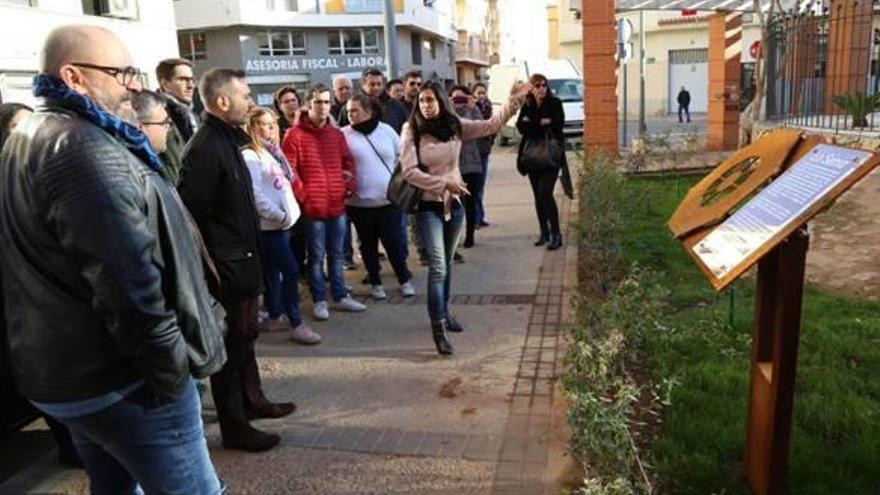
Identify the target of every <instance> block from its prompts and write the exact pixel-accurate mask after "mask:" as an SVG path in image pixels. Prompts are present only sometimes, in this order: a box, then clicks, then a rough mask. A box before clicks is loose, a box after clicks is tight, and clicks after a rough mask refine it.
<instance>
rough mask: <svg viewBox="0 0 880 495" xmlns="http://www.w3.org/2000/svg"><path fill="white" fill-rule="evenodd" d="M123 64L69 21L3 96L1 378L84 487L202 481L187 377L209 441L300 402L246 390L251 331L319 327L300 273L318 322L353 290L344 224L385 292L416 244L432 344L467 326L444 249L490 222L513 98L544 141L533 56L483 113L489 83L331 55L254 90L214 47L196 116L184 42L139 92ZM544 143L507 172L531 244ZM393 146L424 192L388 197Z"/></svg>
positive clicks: (555, 119)
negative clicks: (526, 192) (411, 202)
mask: <svg viewBox="0 0 880 495" xmlns="http://www.w3.org/2000/svg"><path fill="white" fill-rule="evenodd" d="M96 46H100V47H101V49H100V50H96V49H95V48H94V47H96ZM139 76H140V71H139V70H138V69H137V68H135V67H133V65H132V61H131V57H130V55H129V52H128V50H127V49H126V47H125V46H124V45H123V43H122V42H121V41H120V40H119V38H118V37H117V36H115V35H114V34H113V33H111V32H109V31H107V30H105V29H102V28H98V27H88V26H65V27H62V28H58V29H56V30H55V31H53V32H52V33H51V34H50V35H49V37H48V38H47V40H46V43H45V47H44V49H43V52H42V57H41V74H40V75H38V76H37V77H36V78H35V81H34V95H35V96H36V97H38V98H39V105H38V106H37V108H36V109H35V110H32V109H30V108H28V107H25V106H23V105H14V104H6V105H3V106H2V107H0V146H2V150H3V151H2V155H0V211H2V215H0V249H2V252H3V256H2V257H0V258H2V278H3V303H4V305H5V327H4V330H5V333H6V335H5V338H4V341H5V342H4V344H5V345H4V347H5V348H8V356H9V358H8V359H9V362H10V363H11V366H12V369H13V374H14V377H15V381H16V386H17V388H18V390H19V392H20V393H21V394H22V395H23V396H24V397H26V398H27V400H28V401H30V403H31V404H33V405H34V406H35V407H36V408H37V409H39V410H40V411H41V412H42V413H44V414H45V415H47V417H49V418H52V421H53V422H55V423H56V426H55V427H53V429H55V428H57V429H58V431H59V435H61V436H59V441H60V442H61V441H63V438H64V437H63V435H68V437H67V442H68V448H70V447H69V438H70V437H72V439H73V445H75V452H69V453H70V454H72V455H73V457H74V458H77V459H76V460H77V461H79V460H81V462H82V463H83V464H84V466H85V468H86V470H87V472H88V474H89V477H90V479H91V487H92V488H91V489H92V492H93V493H134V492H135V490H137V487H138V486H140V487H141V488H142V489H143V490H145V491H146V492H147V493H206V494H207V493H211V494H213V493H219V492H220V491H221V482H220V481H219V478H218V477H217V475H216V473H215V471H214V468H213V466H212V464H211V461H210V458H209V455H208V450H207V445H206V443H205V440H204V434H203V429H202V423H201V418H200V400H199V394H200V388H199V386H198V385H199V381H200V380H207V379H209V380H210V383H211V393H212V395H213V399H214V403H215V405H216V408H217V417H218V422H219V426H220V430H221V436H222V443H223V445H224V446H225V447H227V448H231V449H240V450H244V451H264V450H267V449H270V448H272V447H274V446H275V445H277V444H278V442H279V441H280V438H279V436H278V435H275V434H271V433H267V432H264V431H261V430H259V429H257V428H255V427H254V426H253V425H252V424H251V422H252V421H253V420H255V419H259V418H279V417H283V416H286V415H289V414H291V413H292V412H294V411H295V409H296V405H295V404H294V403H293V402H273V401H271V400H270V399H269V398H268V397H267V396H266V395H265V393H264V391H263V387H262V384H261V380H260V373H259V368H258V367H257V362H256V356H255V351H254V345H255V342H256V340H257V337H258V335H259V333H260V331H261V330H278V329H284V330H285V331H287V332H289V336H290V339H291V340H293V341H294V342H296V343H299V344H303V345H313V344H317V343H319V342H320V341H321V336H320V334H319V333H318V332H316V331H315V330H314V329H313V328H312V327H311V326H310V325H309V324H308V323H307V322H306V319H305V318H304V317H303V312H302V311H301V301H300V284H301V283H302V282H305V284H306V285H307V287H308V293H309V295H310V296H311V303H312V317H313V319H314V320H315V321H324V320H328V319H329V318H330V311H331V310H333V311H352V312H360V311H365V310H366V309H367V307H366V306H365V304H364V303H362V302H360V301H358V300H356V299H355V298H353V297H352V288H351V287H349V286H348V285H347V284H346V281H345V278H344V270H345V269H346V268H350V267H352V266H353V265H354V258H355V257H354V253H353V245H354V244H355V243H354V242H353V240H354V238H355V235H356V239H357V240H358V242H357V245H358V249H359V252H360V255H361V260H362V262H363V265H364V268H365V271H366V274H365V278H364V283H365V284H367V285H368V286H369V287H370V290H369V297H371V298H372V299H375V300H381V299H385V298H387V294H386V291H385V287H384V286H383V283H382V277H381V263H382V260H383V259H385V260H387V262H388V263H389V264H390V266H391V269H392V271H393V274H394V277H395V279H396V281H397V284H398V288H399V291H400V294H401V295H402V296H403V297H411V296H413V295H415V294H416V292H417V291H416V288H415V286H414V285H413V283H412V277H413V274H412V271H411V269H410V266H409V265H408V259H409V246H410V244H412V245H414V246H415V247H416V250H417V252H418V254H419V258H420V260H421V261H422V262H423V263H424V264H426V265H427V267H428V277H427V278H428V281H427V298H426V299H427V312H428V316H429V322H430V329H431V332H432V338H433V341H434V344H435V346H436V349H437V352H438V353H439V354H441V355H449V354H452V353H453V352H454V348H453V345H452V342H451V341H450V338H449V334H448V333H449V332H461V331H463V330H464V326H463V325H462V324H461V323H459V322H458V321H457V320H456V318H455V316H454V315H453V314H452V313H451V312H450V308H449V299H450V292H451V274H452V266H453V263H454V260H455V258H456V256H458V253H457V250H458V248H459V247H461V248H470V247H472V246H474V245H475V231H476V230H477V229H479V228H481V227H486V226H488V225H489V222H488V221H487V220H486V215H485V208H484V205H483V191H484V190H485V185H486V176H487V170H488V162H489V154H490V153H491V149H492V138H493V135H494V134H495V133H496V132H498V131H499V129H500V128H501V126H502V125H503V124H504V123H505V122H507V121H508V120H509V119H511V118H512V117H513V116H514V115H516V113H517V112H520V115H519V119H518V122H517V125H518V128H519V129H520V132H522V134H523V136H524V139H523V142H527V141H529V140H540V139H543V137H546V136H550V138H552V139H554V140H556V141H558V144H561V143H562V137H561V136H562V134H561V123H562V118H561V117H560V116H559V115H558V113H559V112H560V111H561V107H560V108H557V107H558V105H557V104H558V100H555V99H554V98H553V97H552V95H550V94H548V91H549V88H548V87H547V84H546V79H543V78H542V77H537V78H536V77H534V76H533V77H532V79H531V80H530V82H528V83H522V82H518V83H516V84H515V85H514V86H513V87H512V88H511V89H510V92H509V98H508V99H507V101H506V102H504V104H503V105H502V106H501V108H500V109H499V110H498V111H496V112H493V110H492V105H491V104H490V103H489V101H488V99H487V97H486V89H487V88H486V86H485V85H484V84H477V85H475V86H473V87H467V86H454V87H452V88H451V89H450V90H448V91H447V90H446V89H445V88H443V87H442V86H441V85H440V84H438V83H436V82H434V81H423V80H422V75H421V74H420V73H419V72H418V71H410V72H407V73H406V74H405V75H404V77H403V78H402V79H392V80H391V81H387V82H386V80H385V76H384V74H383V73H382V71H380V70H379V69H375V68H371V69H367V70H365V71H364V72H363V74H362V77H361V79H360V81H359V83H360V91H354V88H353V87H352V82H351V80H349V79H348V78H346V77H343V76H340V77H336V78H334V79H333V80H332V81H331V82H330V85H329V86H324V85H322V84H315V85H313V86H311V87H310V88H308V90H307V91H305V92H304V93H301V92H300V91H299V90H297V88H295V87H293V86H283V87H281V88H279V89H278V90H277V91H276V92H275V94H274V108H267V107H259V106H255V105H254V103H253V100H252V98H251V94H250V88H249V87H248V84H247V80H246V75H245V73H244V72H243V71H241V70H239V69H231V68H213V69H210V70H207V71H205V72H204V74H202V75H201V77H200V79H199V81H198V89H199V97H200V99H201V102H202V104H203V106H204V111H203V112H202V113H201V115H197V114H196V113H195V112H194V111H193V103H194V102H193V98H194V96H193V95H194V90H195V87H196V79H195V78H194V75H193V70H192V65H191V64H190V62H188V61H186V60H183V59H168V60H164V61H162V62H161V63H160V64H159V65H158V67H157V70H156V76H157V79H158V81H159V88H157V90H156V91H151V90H148V89H144V88H143V87H142V86H141V82H140V81H141V78H140V77H139ZM523 105H525V106H523ZM521 108H522V110H521ZM4 142H5V143H4ZM521 151H522V150H521ZM551 160H556V163H555V167H556V168H555V172H553V171H551V170H550V169H553V165H554V164H553V163H551V164H550V165H551V166H550V167H549V169H548V167H545V166H543V165H541V166H537V165H536V166H535V167H537V168H540V169H541V170H521V171H522V172H524V173H526V174H528V175H529V177H530V180H531V182H532V186H533V189H534V191H535V198H536V208H537V213H538V219H539V225H540V238H539V242H538V244H537V245H544V244H547V245H548V249H557V248H559V247H560V246H561V235H560V230H559V217H558V209H557V208H556V204H555V200H554V199H553V187H554V185H555V182H556V177H558V176H560V174H561V175H562V176H563V181H564V184H563V185H565V179H566V177H567V166H566V165H565V164H564V155H563V156H562V158H561V159H560V158H559V157H551ZM560 160H561V161H560ZM533 161H534V160H533ZM539 161H540V160H539ZM396 167H400V173H402V175H403V177H404V178H405V179H406V181H408V182H409V183H410V184H412V185H413V186H415V187H417V188H419V189H420V190H421V198H420V200H419V202H418V207H417V209H416V211H415V212H414V213H410V214H407V212H404V211H401V209H400V208H399V205H396V204H394V203H393V202H392V201H390V200H389V199H388V198H389V195H388V188H389V182H390V180H391V177H392V175H394V173H395V168H396ZM560 170H561V171H562V172H560ZM568 183H569V186H568V188H567V189H566V192H567V193H569V194H570V191H569V190H570V180H569V181H568ZM462 231H464V232H465V236H464V242H463V243H461V244H460V241H461V233H462ZM353 234H354V235H353ZM380 244H381V248H382V251H384V253H383V252H381V251H380ZM328 292H329V294H328ZM328 296H329V299H328ZM261 307H263V308H264V310H265V315H264V316H263V317H261ZM68 431H69V434H68V433H67V432H68ZM172 468H173V469H172Z"/></svg>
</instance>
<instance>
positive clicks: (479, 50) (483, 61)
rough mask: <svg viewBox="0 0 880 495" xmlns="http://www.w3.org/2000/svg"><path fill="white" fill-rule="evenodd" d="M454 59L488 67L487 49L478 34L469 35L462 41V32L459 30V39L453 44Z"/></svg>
mask: <svg viewBox="0 0 880 495" xmlns="http://www.w3.org/2000/svg"><path fill="white" fill-rule="evenodd" d="M455 61H456V63H469V64H473V65H481V66H485V67H488V66H489V65H490V63H489V49H488V47H487V46H486V44H485V43H484V42H483V40H482V39H481V38H480V37H479V36H474V35H470V36H468V37H467V38H466V41H464V40H463V33H462V32H459V39H458V42H457V43H456V44H455Z"/></svg>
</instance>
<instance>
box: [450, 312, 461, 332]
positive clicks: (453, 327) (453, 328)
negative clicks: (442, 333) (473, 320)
mask: <svg viewBox="0 0 880 495" xmlns="http://www.w3.org/2000/svg"><path fill="white" fill-rule="evenodd" d="M446 331H447V332H455V333H459V332H464V327H463V326H461V323H459V322H458V321H457V320H456V319H455V317H453V316H452V315H446Z"/></svg>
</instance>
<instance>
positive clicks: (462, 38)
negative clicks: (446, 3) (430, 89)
mask: <svg viewBox="0 0 880 495" xmlns="http://www.w3.org/2000/svg"><path fill="white" fill-rule="evenodd" d="M455 26H456V28H457V30H458V41H457V43H456V45H455V72H456V79H457V81H458V84H464V85H468V86H469V85H471V84H474V83H476V82H484V81H485V80H486V68H487V67H489V64H490V61H489V41H488V38H489V28H490V24H489V2H487V1H486V0H456V2H455Z"/></svg>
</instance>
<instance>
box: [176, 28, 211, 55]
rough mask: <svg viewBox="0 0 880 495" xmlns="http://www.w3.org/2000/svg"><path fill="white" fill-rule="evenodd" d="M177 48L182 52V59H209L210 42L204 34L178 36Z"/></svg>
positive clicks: (182, 34)
mask: <svg viewBox="0 0 880 495" xmlns="http://www.w3.org/2000/svg"><path fill="white" fill-rule="evenodd" d="M177 48H178V49H179V50H180V58H185V59H187V60H205V59H206V58H208V41H207V37H206V36H205V33H204V32H198V33H180V34H178V35H177Z"/></svg>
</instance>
